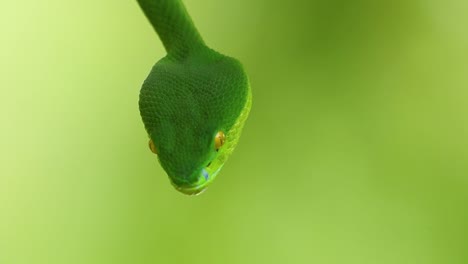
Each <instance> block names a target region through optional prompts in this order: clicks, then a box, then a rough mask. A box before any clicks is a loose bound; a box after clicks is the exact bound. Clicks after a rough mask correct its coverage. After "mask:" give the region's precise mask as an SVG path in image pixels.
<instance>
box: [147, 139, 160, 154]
mask: <svg viewBox="0 0 468 264" xmlns="http://www.w3.org/2000/svg"><path fill="white" fill-rule="evenodd" d="M148 145H149V148H150V150H151V152H153V153H154V154H158V152H157V151H156V146H155V145H154V143H153V140H151V139H150V140H149V142H148Z"/></svg>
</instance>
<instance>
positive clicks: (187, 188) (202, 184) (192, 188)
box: [172, 168, 213, 195]
mask: <svg viewBox="0 0 468 264" xmlns="http://www.w3.org/2000/svg"><path fill="white" fill-rule="evenodd" d="M197 174H198V177H197V179H198V180H197V181H196V182H194V183H193V184H189V185H177V184H175V183H174V182H172V185H173V186H174V187H175V188H176V190H178V191H179V192H181V193H183V194H186V195H199V194H201V193H203V192H204V191H205V190H206V188H207V186H208V184H209V183H210V182H211V181H212V179H213V178H212V177H210V176H211V175H210V173H209V172H208V168H202V169H201V170H199V171H198V172H197Z"/></svg>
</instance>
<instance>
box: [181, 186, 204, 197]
mask: <svg viewBox="0 0 468 264" xmlns="http://www.w3.org/2000/svg"><path fill="white" fill-rule="evenodd" d="M176 189H177V190H178V191H179V192H181V193H183V194H186V195H193V196H196V195H199V194H202V193H203V192H204V191H205V190H206V189H207V188H206V186H195V187H191V188H186V187H176Z"/></svg>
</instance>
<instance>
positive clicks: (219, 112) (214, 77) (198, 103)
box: [137, 0, 252, 195]
mask: <svg viewBox="0 0 468 264" xmlns="http://www.w3.org/2000/svg"><path fill="white" fill-rule="evenodd" d="M137 2H138V4H139V6H140V8H141V10H142V11H143V13H144V14H145V16H146V18H147V19H148V20H149V22H150V24H151V25H152V27H153V28H154V30H155V31H156V33H157V35H158V36H159V39H160V40H161V42H162V44H163V46H164V49H165V51H166V53H167V54H166V56H164V57H163V58H161V59H160V60H159V61H157V62H156V64H155V65H154V66H153V67H152V69H151V71H150V73H149V75H148V76H147V78H146V79H145V80H144V82H143V84H142V86H141V90H140V94H139V103H138V104H139V110H140V115H141V118H142V120H143V124H144V127H145V130H146V132H147V134H148V137H149V142H148V145H149V148H150V150H151V151H152V152H153V153H154V154H156V157H157V160H158V161H159V164H160V165H161V167H162V168H163V169H164V171H165V172H166V173H167V175H168V177H169V179H170V182H171V184H172V185H173V186H174V187H175V189H176V190H178V191H180V192H181V193H183V194H187V195H197V194H200V193H202V192H203V191H204V190H206V188H207V186H209V185H210V184H211V183H212V182H213V181H214V180H215V178H216V176H217V175H218V173H219V171H220V170H221V168H222V167H223V165H224V164H225V163H226V161H227V159H228V158H229V157H230V156H231V154H232V153H233V151H234V149H235V148H236V145H237V143H238V141H239V138H240V136H241V132H242V130H243V127H244V124H245V122H246V120H247V118H248V116H249V112H250V109H251V105H252V92H251V87H250V82H249V78H248V76H247V73H246V71H245V69H244V67H243V65H242V64H241V63H240V62H239V61H238V60H237V59H235V58H232V57H229V56H226V55H223V54H221V53H219V52H217V51H215V50H213V49H212V48H210V47H208V45H207V44H205V42H204V40H203V38H202V37H201V35H200V33H199V31H198V30H197V28H196V27H195V25H194V23H193V21H192V19H191V17H190V16H189V14H188V11H187V9H186V7H185V5H184V3H183V2H182V1H181V0H137Z"/></svg>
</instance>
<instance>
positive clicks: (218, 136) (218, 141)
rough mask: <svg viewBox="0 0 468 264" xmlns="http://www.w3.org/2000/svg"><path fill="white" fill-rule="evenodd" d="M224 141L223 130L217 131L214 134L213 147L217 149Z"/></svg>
mask: <svg viewBox="0 0 468 264" xmlns="http://www.w3.org/2000/svg"><path fill="white" fill-rule="evenodd" d="M225 141H226V136H225V135H224V133H223V131H219V132H218V133H217V134H216V136H215V149H216V151H218V150H219V149H220V148H221V147H222V146H223V145H224V142H225Z"/></svg>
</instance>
